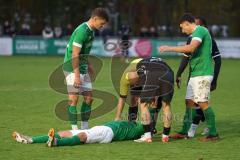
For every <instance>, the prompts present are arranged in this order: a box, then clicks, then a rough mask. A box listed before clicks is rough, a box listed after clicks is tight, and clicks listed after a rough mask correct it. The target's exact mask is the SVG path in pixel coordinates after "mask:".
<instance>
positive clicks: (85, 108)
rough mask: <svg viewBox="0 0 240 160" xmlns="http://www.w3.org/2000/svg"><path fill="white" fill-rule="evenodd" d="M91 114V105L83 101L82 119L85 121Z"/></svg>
mask: <svg viewBox="0 0 240 160" xmlns="http://www.w3.org/2000/svg"><path fill="white" fill-rule="evenodd" d="M90 114H91V105H90V104H87V103H86V102H83V103H82V106H81V120H82V121H85V122H86V121H88V120H89V118H90Z"/></svg>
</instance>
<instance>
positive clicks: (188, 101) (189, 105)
mask: <svg viewBox="0 0 240 160" xmlns="http://www.w3.org/2000/svg"><path fill="white" fill-rule="evenodd" d="M185 103H186V106H188V107H194V105H195V103H194V102H193V100H191V99H186V100H185Z"/></svg>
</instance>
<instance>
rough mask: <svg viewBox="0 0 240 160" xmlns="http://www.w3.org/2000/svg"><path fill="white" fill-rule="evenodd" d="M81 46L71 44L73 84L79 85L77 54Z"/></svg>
mask: <svg viewBox="0 0 240 160" xmlns="http://www.w3.org/2000/svg"><path fill="white" fill-rule="evenodd" d="M80 51H81V48H80V47H79V46H75V45H74V44H73V51H72V66H73V72H74V74H75V79H74V86H75V87H80V85H81V81H80V71H79V63H80V62H79V54H80Z"/></svg>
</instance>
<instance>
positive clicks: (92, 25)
mask: <svg viewBox="0 0 240 160" xmlns="http://www.w3.org/2000/svg"><path fill="white" fill-rule="evenodd" d="M107 22H108V14H107V12H106V10H105V9H103V8H96V9H94V10H93V11H92V13H91V17H90V19H89V20H88V21H87V22H84V23H82V24H80V25H79V26H78V27H77V28H76V29H75V30H74V32H73V33H72V35H71V37H70V40H69V42H68V45H67V49H66V54H65V58H64V65H63V71H64V74H65V77H66V83H67V90H68V97H69V106H68V114H69V120H70V122H71V126H72V129H73V130H77V129H78V126H77V109H76V105H77V103H78V97H79V94H82V95H83V97H84V101H83V103H82V106H81V129H88V120H89V117H90V113H91V104H92V101H93V98H92V83H91V79H90V76H89V74H88V73H90V74H94V70H93V67H92V65H91V64H89V62H88V55H89V53H90V50H91V47H92V43H93V39H94V31H93V30H95V29H97V30H99V29H101V28H102V27H103V26H104V25H105V24H106V23H107Z"/></svg>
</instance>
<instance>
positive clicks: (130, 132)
mask: <svg viewBox="0 0 240 160" xmlns="http://www.w3.org/2000/svg"><path fill="white" fill-rule="evenodd" d="M143 133H144V132H143V125H142V124H140V123H135V122H128V121H112V122H108V123H105V124H104V125H101V126H95V127H92V128H90V129H86V130H66V131H60V132H57V133H55V131H54V129H50V130H49V132H48V135H41V136H33V137H29V136H26V135H22V134H20V133H18V132H14V133H13V138H14V140H16V141H17V142H20V143H25V144H32V143H47V146H48V147H57V146H74V145H82V144H89V143H110V142H112V141H124V140H133V139H136V138H139V137H140V136H141V135H142V134H143Z"/></svg>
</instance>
